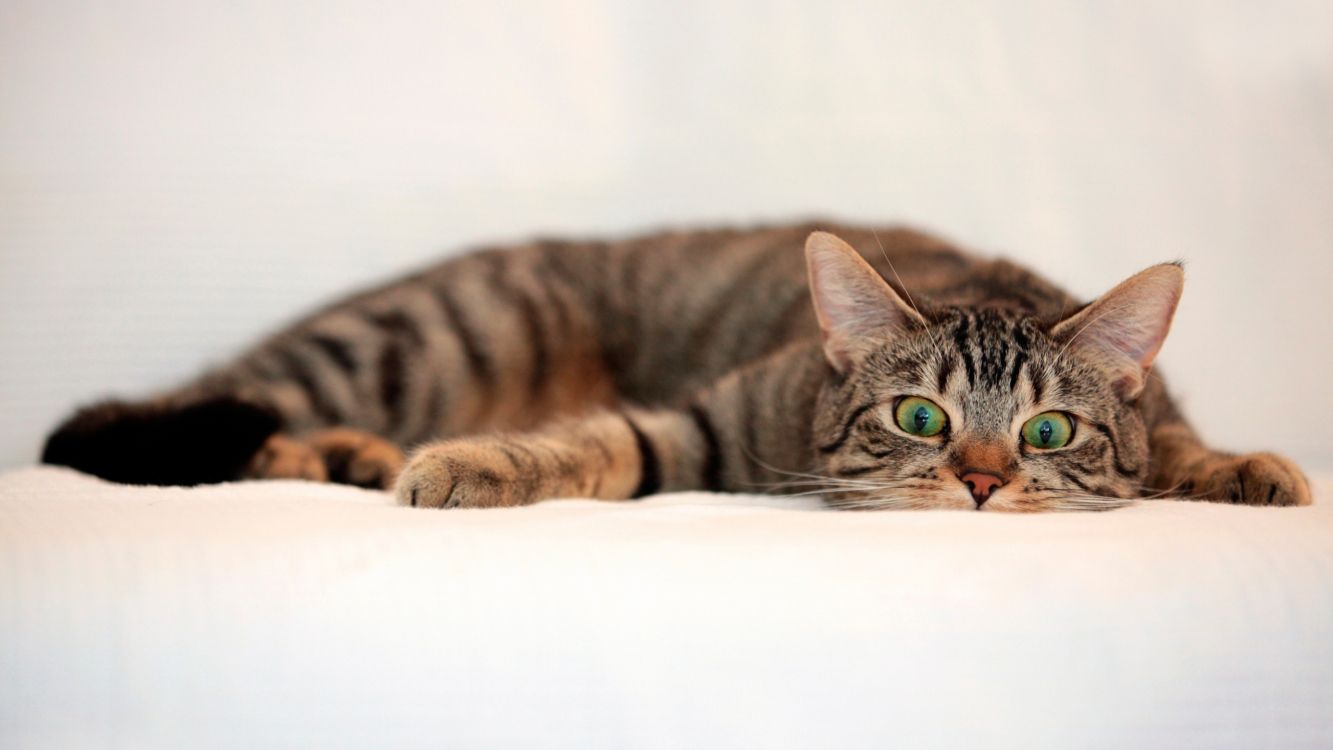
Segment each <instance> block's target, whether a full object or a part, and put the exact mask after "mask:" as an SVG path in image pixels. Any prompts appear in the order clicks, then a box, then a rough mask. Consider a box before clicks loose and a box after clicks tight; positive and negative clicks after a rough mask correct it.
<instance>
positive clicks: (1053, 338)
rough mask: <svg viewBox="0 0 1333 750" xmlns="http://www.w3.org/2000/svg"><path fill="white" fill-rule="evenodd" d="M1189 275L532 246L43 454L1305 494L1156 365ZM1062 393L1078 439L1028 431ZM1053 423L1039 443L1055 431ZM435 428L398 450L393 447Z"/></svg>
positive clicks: (1113, 492)
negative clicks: (1209, 442)
mask: <svg viewBox="0 0 1333 750" xmlns="http://www.w3.org/2000/svg"><path fill="white" fill-rule="evenodd" d="M818 229H831V230H832V231H834V232H837V234H838V235H840V236H841V237H843V238H844V239H845V240H846V241H847V242H848V243H850V245H851V247H848V246H847V245H843V244H842V243H841V242H840V241H839V240H838V239H837V238H835V237H833V236H832V235H828V234H822V233H816V234H814V235H813V236H812V235H811V233H812V232H814V231H815V230H818ZM807 237H810V239H809V243H808V244H807ZM803 245H805V246H806V253H805V254H803V253H802V252H801V248H802V246H803ZM852 248H854V252H853V250H852ZM857 256H859V258H858V257H857ZM867 262H868V263H869V267H867V266H866V263H867ZM871 267H873V269H874V272H871V271H870V268H871ZM1173 269H1174V270H1173ZM812 279H813V280H814V284H813V291H814V300H815V304H814V305H813V306H812V305H811V292H812V283H811V281H812ZM885 280H887V283H886V282H885ZM1136 280H1139V281H1136ZM1122 288H1123V289H1124V290H1125V291H1121V289H1122ZM895 290H896V291H895ZM1117 294H1118V295H1119V296H1113V295H1117ZM1178 296H1179V270H1178V269H1177V268H1176V267H1174V266H1169V267H1157V269H1150V271H1147V272H1144V274H1140V276H1138V277H1135V279H1134V280H1131V281H1130V282H1126V284H1124V285H1122V286H1121V287H1118V288H1117V290H1116V291H1115V292H1113V293H1112V295H1108V297H1107V298H1103V301H1102V302H1099V303H1097V304H1094V305H1093V306H1090V307H1084V306H1082V305H1080V304H1079V303H1078V302H1077V301H1076V300H1074V299H1073V298H1072V297H1070V296H1069V295H1068V294H1066V293H1065V292H1063V291H1061V290H1060V289H1058V288H1056V287H1055V286H1053V285H1051V284H1050V283H1049V282H1046V281H1045V280H1043V279H1041V278H1040V277H1038V276H1037V275H1035V274H1033V273H1031V272H1029V271H1026V270H1024V269H1021V268H1019V267H1017V266H1015V265H1013V264H1010V263H1008V262H1005V261H990V260H984V259H980V258H976V257H973V256H971V255H968V254H966V253H964V252H962V251H959V250H957V249H955V248H953V247H951V246H949V245H948V244H946V243H944V242H942V241H940V240H938V239H935V238H932V237H929V236H927V235H924V234H920V233H917V232H914V231H910V230H904V229H881V230H878V231H874V230H870V229H866V228H856V227H846V226H831V225H829V224H819V225H813V224H811V225H802V226H784V227H773V228H762V229H753V230H743V231H731V230H718V231H695V232H678V233H667V234H657V235H651V236H644V237H638V238H634V239H630V240H626V241H621V242H613V243H605V242H539V243H534V244H531V245H526V246H520V247H515V248H509V249H504V250H487V251H482V252H479V253H474V254H471V255H467V256H463V257H460V258H457V259H453V260H450V261H447V262H445V263H442V264H440V265H438V266H436V267H433V268H430V269H428V270H426V271H423V272H421V273H418V274H416V275H413V276H411V277H408V278H406V279H404V280H401V281H398V282H395V283H393V284H390V285H387V286H384V287H381V288H379V289H376V290H372V291H370V292H366V293H364V294H361V295H358V296H356V297H354V298H352V299H349V300H346V301H343V302H341V303H339V304H337V305H334V306H332V307H329V308H327V309H325V310H323V311H320V312H318V313H316V314H314V315H312V316H310V317H308V318H306V319H304V320H302V321H300V322H298V323H296V324H295V325H293V326H291V327H289V328H288V329H286V330H284V331H283V332H281V333H279V334H277V335H276V336H273V337H272V338H270V339H268V340H266V341H265V342H263V343H261V344H260V345H259V346H257V347H255V348H254V349H253V350H251V351H250V352H248V353H246V354H245V355H243V356H242V357H240V358H239V359H237V360H236V361H234V362H232V363H230V364H227V365H225V366H223V367H221V368H218V369H216V370H214V371H212V372H210V373H209V374H208V375H206V376H205V377H203V378H201V379H199V380H198V381H196V382H194V383H191V384H188V385H187V386H185V387H183V388H181V389H179V390H177V391H174V392H172V393H169V394H165V395H163V396H161V397H159V398H157V399H154V400H153V401H150V402H146V403H143V404H103V405H99V406H95V407H92V408H90V409H87V410H84V411H83V412H81V413H79V414H76V415H75V416H74V417H73V418H72V419H71V420H70V421H69V422H67V423H66V424H65V425H64V426H62V428H61V429H60V430H58V431H57V433H56V434H55V435H53V436H52V438H51V439H50V441H48V445H47V449H46V452H45V454H44V460H46V461H48V462H50V463H59V464H66V465H70V466H74V467H76V468H80V469H84V470H87V471H90V472H92V473H95V474H98V475H101V476H104V477H107V478H111V479H115V480H118V481H127V482H146V483H159V484H192V483H198V482H211V481H223V480H226V479H232V478H242V477H263V476H274V477H283V476H286V477H305V478H310V479H329V478H331V479H333V480H335V481H344V482H352V483H357V484H364V485H369V486H388V484H389V483H391V482H392V481H393V480H394V477H395V476H398V475H400V474H401V476H399V477H398V480H397V487H398V493H399V496H400V498H401V499H402V500H403V501H404V502H406V503H409V504H413V505H424V506H449V507H454V506H495V505H515V504H522V503H527V502H532V501H535V500H538V499H542V498H547V497H562V496H581V497H600V498H607V499H624V498H629V497H637V496H642V495H644V494H649V493H652V492H656V491H666V490H681V489H692V488H698V489H712V490H728V491H783V492H790V491H793V490H795V491H801V490H805V489H819V490H823V491H825V492H826V493H827V497H828V498H829V500H830V503H831V504H834V505H839V506H843V507H977V508H983V509H988V510H989V509H1001V510H1040V509H1047V508H1052V509H1053V508H1081V507H1111V506H1114V505H1116V504H1120V501H1119V499H1121V498H1131V497H1136V496H1140V495H1144V494H1151V493H1153V492H1159V493H1169V494H1175V495H1188V496H1200V497H1207V498H1212V499H1221V500H1229V501H1232V502H1247V503H1257V504H1302V503H1306V502H1309V492H1308V489H1307V487H1306V485H1305V482H1304V479H1303V478H1302V477H1301V475H1300V473H1299V471H1298V470H1296V469H1295V467H1294V466H1292V465H1291V464H1290V462H1287V461H1286V460H1285V459H1281V458H1279V457H1276V456H1271V455H1269V454H1255V455H1253V456H1248V457H1246V456H1242V457H1232V456H1229V455H1226V454H1220V453H1215V452H1213V451H1211V450H1209V449H1207V448H1205V447H1204V446H1203V445H1202V444H1201V443H1200V442H1199V441H1198V439H1197V438H1196V437H1195V435H1194V433H1193V432H1192V430H1190V428H1189V427H1188V425H1186V424H1185V423H1184V421H1183V420H1182V418H1181V417H1180V415H1179V414H1178V413H1177V411H1176V410H1175V409H1174V407H1173V406H1172V404H1171V402H1170V400H1169V398H1168V397H1167V395H1166V392H1165V390H1164V387H1163V386H1162V383H1161V381H1160V379H1158V378H1157V377H1155V376H1152V377H1149V376H1148V373H1147V367H1148V365H1149V364H1150V363H1151V360H1152V356H1153V355H1155V354H1156V351H1157V347H1159V346H1160V344H1161V339H1162V337H1164V336H1165V333H1166V326H1167V324H1169V321H1170V317H1171V312H1172V311H1173V310H1174V307H1175V300H1176V298H1178ZM1108 298H1109V301H1107V300H1108ZM1098 305H1100V307H1098ZM1131 309H1133V310H1140V311H1143V312H1142V314H1141V315H1138V317H1135V315H1136V314H1137V313H1131V314H1129V315H1128V317H1126V315H1125V311H1126V310H1131ZM1108 321H1115V322H1116V326H1111V327H1108ZM1140 329H1141V330H1140ZM1131 360H1132V362H1131ZM1131 365H1132V366H1131ZM909 398H910V399H915V400H912V401H905V400H904V399H909ZM918 402H923V403H924V404H925V405H923V406H915V407H914V405H916V404H918ZM904 405H905V406H906V407H914V408H916V409H917V411H916V412H914V413H913V414H908V415H907V417H906V418H907V420H908V421H906V422H904V421H902V420H903V419H904V417H903V411H902V410H903V408H905V406H904ZM895 410H896V412H897V413H896V415H895ZM1052 410H1055V411H1052ZM1051 413H1057V414H1063V415H1067V417H1068V419H1069V421H1068V425H1069V428H1068V430H1067V432H1069V433H1070V435H1068V436H1067V437H1068V438H1069V439H1068V442H1067V444H1062V445H1059V446H1055V444H1054V442H1049V443H1048V445H1047V448H1049V449H1047V448H1042V449H1040V450H1038V449H1036V447H1035V443H1034V444H1028V443H1025V442H1024V438H1023V437H1022V435H1023V434H1026V433H1025V432H1024V431H1025V430H1027V429H1028V428H1029V427H1030V425H1029V424H1028V423H1029V422H1031V419H1035V418H1036V416H1035V415H1039V414H1051ZM931 419H936V420H937V422H936V423H931V422H930V420H931ZM1045 419H1046V421H1044V422H1040V423H1039V428H1040V430H1044V432H1041V433H1040V434H1041V435H1042V436H1044V437H1039V438H1034V439H1035V440H1051V435H1052V430H1058V429H1064V428H1063V427H1061V425H1064V424H1065V422H1061V421H1059V420H1062V419H1065V417H1051V418H1045ZM1053 419H1054V420H1055V421H1052V420H1053ZM912 420H918V421H916V422H914V421H912ZM939 420H942V421H939ZM932 424H934V425H935V426H934V427H932V426H930V425H932ZM941 425H943V426H941ZM923 426H925V429H920V428H922V427H923ZM935 427H939V429H938V430H937V431H935V432H933V433H931V432H930V431H931V430H933V429H935ZM1034 429H1036V428H1034ZM1032 434H1034V435H1035V434H1037V433H1032ZM431 440H438V441H439V442H434V443H428V444H426V445H424V447H421V448H420V449H419V450H417V451H416V452H415V454H414V455H413V457H412V459H411V460H410V461H409V462H408V463H407V464H406V466H405V467H403V466H402V462H403V459H402V454H401V453H400V452H399V447H402V448H409V447H411V446H414V445H419V444H422V443H425V442H426V441H431ZM1050 446H1054V447H1053V448H1051V447H1050ZM400 469H401V471H400Z"/></svg>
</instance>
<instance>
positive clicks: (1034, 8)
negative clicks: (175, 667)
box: [0, 0, 1333, 468]
mask: <svg viewBox="0 0 1333 750" xmlns="http://www.w3.org/2000/svg"><path fill="white" fill-rule="evenodd" d="M809 215H831V216H838V217H842V218H847V219H857V220H874V221H906V222H909V223H914V224H918V225H921V226H924V227H927V228H930V229H934V230H937V231H939V232H942V233H943V234H945V235H946V236H949V237H952V238H954V239H956V240H959V241H961V242H963V243H965V244H968V245H971V246H973V247H976V248H979V249H981V250H983V251H986V252H990V253H1003V254H1007V255H1010V256H1012V257H1014V258H1017V259H1019V260H1021V261H1024V262H1026V263H1029V264H1031V265H1033V266H1035V267H1037V268H1039V269H1041V270H1042V271H1044V272H1045V273H1046V274H1047V275H1048V276H1049V277H1051V278H1053V279H1055V280H1057V281H1059V282H1061V283H1063V284H1065V285H1067V286H1068V287H1070V288H1071V289H1073V290H1074V291H1076V292H1078V293H1079V294H1081V295H1084V296H1091V295H1094V294H1096V293H1098V292H1100V291H1102V290H1104V289H1106V288H1109V287H1110V286H1111V285H1113V284H1114V283H1115V282H1116V281H1118V280H1119V279H1120V278H1122V277H1124V276H1126V275H1128V274H1130V273H1132V272H1133V271H1135V270H1138V269H1139V268H1141V267H1143V266H1146V265H1149V264H1151V263H1154V262H1158V261H1161V260H1166V259H1173V258H1184V259H1185V260H1186V261H1188V263H1189V266H1188V275H1189V281H1188V283H1187V287H1186V293H1185V299H1184V302H1183V305H1182V307H1181V310H1180V313H1179V316H1178V318H1177V324H1176V327H1175V330H1174V331H1173V333H1172V336H1171V337H1170V339H1169V340H1168V342H1167V346H1166V350H1165V353H1164V356H1163V367H1164V369H1165V371H1166V372H1167V373H1168V375H1169V377H1170V378H1171V380H1172V381H1173V383H1174V385H1175V388H1176V390H1177V391H1178V392H1179V393H1180V394H1182V396H1183V398H1184V402H1185V405H1186V408H1187V410H1188V412H1189V413H1190V415H1191V416H1192V417H1193V418H1194V419H1195V420H1196V422H1197V423H1198V425H1199V426H1200V428H1201V429H1202V431H1203V432H1204V433H1205V434H1206V435H1207V436H1209V437H1210V438H1211V439H1212V440H1213V441H1214V442H1216V443H1217V444H1218V445H1219V446H1222V447H1227V448H1233V449H1256V448H1271V449H1279V450H1282V451H1284V452H1287V453H1289V454H1291V455H1292V456H1294V457H1296V458H1298V459H1300V460H1302V461H1304V462H1305V463H1306V464H1307V466H1310V467H1312V468H1313V467H1315V466H1319V465H1322V466H1330V465H1333V447H1331V446H1333V441H1330V440H1329V438H1328V436H1327V432H1328V430H1329V425H1333V398H1331V397H1330V396H1331V395H1333V385H1330V383H1331V382H1333V346H1330V343H1331V339H1333V333H1330V330H1331V329H1333V326H1330V318H1331V317H1333V316H1331V315H1330V313H1331V312H1333V303H1330V301H1329V299H1330V282H1331V281H1333V3H1329V2H1326V1H1324V0H1312V1H1310V2H1291V1H1284V2H1272V1H1270V2H1263V3H1256V2H1251V1H1249V0H1235V1H1234V2H1220V1H1214V2H1194V3H1182V2H1163V1H1162V0H1153V1H1152V2H1114V3H1112V2H1106V3H1067V2H1041V1H1039V0H1023V1H1022V2H1003V3H994V4H987V3H980V4H978V3H954V2H928V3H923V2H919V1H918V0H892V1H886V0H876V2H870V3H865V4H859V5H858V4H839V5H838V8H837V9H831V8H829V7H827V4H824V3H813V2H811V3H796V2H767V3H748V4H747V3H727V2H722V3H719V2H716V1H708V0H705V1H694V0H677V1H676V2H671V3H660V4H639V3H626V2H611V1H608V2H602V3H596V2H587V3H583V2H564V3H445V2H433V1H427V0H415V1H413V2H405V3H397V4H385V3H380V2H370V1H369V0H352V1H347V2H328V3H312V4H299V5H298V4H288V3H270V2H258V1H256V0H243V1H239V2H221V1H220V0H193V1H192V2H188V3H168V2H159V3H153V2H144V1H143V0H122V1H121V2H117V3H113V4H94V3H75V2H51V1H50V0H41V1H37V0H0V420H2V421H0V424H3V430H0V467H6V466H15V465H21V464H25V463H30V462H32V461H33V460H35V458H36V455H37V452H38V449H39V446H40V441H41V438H42V436H43V435H44V433H45V431H46V430H47V429H48V428H49V427H50V426H51V425H52V424H53V422H55V420H57V419H58V418H59V417H60V416H62V415H63V413H64V412H66V411H67V410H69V409H70V408H71V407H73V406H74V405H75V404H76V403H79V402H84V401H87V400H90V399H93V398H95V397H99V396H104V395H108V394H127V395H137V394H144V393H147V392H149V391H151V390H153V389H155V388H158V387H162V386H166V385H169V384H172V383H175V382H177V381H179V380H181V379H182V378H185V377H187V376H189V375H191V374H193V373H195V372H197V371H198V370H199V369H200V368H201V367H202V366H203V365H204V364H205V363H207V362H210V361H216V360H218V359H220V358H223V357H225V356H227V355H228V354H229V353H231V352H234V351H236V350H237V349H238V348H239V347H241V346H243V345H244V344H245V343H246V342H248V341H250V340H251V339H253V338H254V337H256V336H257V335H259V334H260V333H261V332H263V331H265V330H267V329H269V328H271V327H273V326H275V325H277V324H278V323H280V322H282V321H283V320H285V319H288V318H290V317H291V316H293V315H295V314H297V313H299V312H301V311H303V310H305V309H307V308H309V307H310V306H312V305H314V304H316V303H318V302H321V301H324V300H326V299H327V298H329V297H331V296H332V295H336V294H339V293H342V292H345V291H348V290H350V289H353V288H355V287H357V286H360V285H363V284H365V283H367V282H369V281H374V280H378V279H382V278H386V277H389V276H392V275H395V274H397V273H400V272H402V271H405V270H409V269H411V268H413V267H416V266H419V265H422V264H424V263H427V262H429V261H431V260H432V259H435V258H438V257H440V256H441V255H442V254H445V253H449V252H455V251H458V250H459V249H462V248H465V247H467V246H469V245H475V244H477V243H479V242H484V241H491V240H501V239H506V238H510V239H518V238H524V237H528V236H531V235H533V234H537V233H567V234H575V235H594V234H605V233H623V232H626V231H631V230H639V229H643V228H649V227H657V226H662V225H672V224H686V225H697V224H713V223H720V222H749V221H754V220H761V219H762V220H773V219H786V218H797V217H804V216H809ZM793 252H799V249H798V248H793Z"/></svg>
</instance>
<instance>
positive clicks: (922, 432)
mask: <svg viewBox="0 0 1333 750" xmlns="http://www.w3.org/2000/svg"><path fill="white" fill-rule="evenodd" d="M893 419H894V421H896V422H897V423H898V427H899V429H901V430H902V431H903V432H906V433H907V434H908V435H916V436H918V437H932V436H934V435H938V434H940V432H941V431H943V430H944V428H945V427H946V426H948V424H949V418H948V417H947V416H945V414H944V410H943V409H941V408H940V407H939V405H937V404H936V403H935V402H934V401H931V400H929V399H924V398H921V397H920V396H906V397H904V398H902V399H900V400H899V401H898V406H897V407H895V408H894V410H893Z"/></svg>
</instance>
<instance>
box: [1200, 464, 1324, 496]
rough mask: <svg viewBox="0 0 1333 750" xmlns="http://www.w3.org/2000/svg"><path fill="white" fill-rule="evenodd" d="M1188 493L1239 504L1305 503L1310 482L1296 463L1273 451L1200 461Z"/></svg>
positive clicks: (1308, 493) (1308, 494)
mask: <svg viewBox="0 0 1333 750" xmlns="http://www.w3.org/2000/svg"><path fill="white" fill-rule="evenodd" d="M1191 485H1192V486H1189V487H1186V488H1184V489H1185V490H1186V493H1187V494H1188V495H1191V496H1193V497H1198V498H1201V499H1204V500H1213V501H1216V502H1224V503H1237V504H1240V505H1309V504H1310V484H1309V482H1307V481H1306V479H1305V475H1304V474H1303V473H1301V470H1300V469H1298V468H1297V467H1296V464H1294V463H1292V462H1291V461H1289V460H1287V459H1285V458H1283V457H1282V456H1278V455H1276V454H1273V453H1248V454H1245V455H1240V456H1222V457H1218V458H1217V459H1216V460H1215V461H1211V462H1208V463H1206V464H1204V465H1203V466H1202V467H1200V468H1199V470H1198V471H1197V472H1196V474H1195V477H1194V479H1193V480H1192V483H1191Z"/></svg>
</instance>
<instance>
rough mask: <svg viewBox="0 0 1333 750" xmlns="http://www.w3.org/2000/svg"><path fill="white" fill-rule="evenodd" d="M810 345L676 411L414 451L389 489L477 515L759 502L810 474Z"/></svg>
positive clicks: (599, 418) (615, 415) (742, 373)
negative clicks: (753, 497)
mask: <svg viewBox="0 0 1333 750" xmlns="http://www.w3.org/2000/svg"><path fill="white" fill-rule="evenodd" d="M822 368H823V365H822V359H821V358H820V356H819V354H818V352H817V349H816V348H815V347H813V346H802V347H795V348H791V349H787V350H783V351H780V352H777V353H775V354H773V355H771V356H770V357H767V358H765V359H763V360H760V361H758V362H756V363H753V364H751V365H747V366H746V367H743V368H740V369H738V370H735V371H733V372H731V373H729V374H727V375H725V376H723V377H722V378H721V379H719V380H718V381H717V382H716V383H714V384H713V385H711V386H709V387H708V388H706V389H704V390H703V391H701V392H700V393H698V394H697V395H696V397H695V398H694V399H693V400H692V401H690V402H689V403H688V404H687V405H685V406H683V407H681V408H678V409H659V410H649V409H626V410H624V411H603V412H598V413H595V414H593V415H591V416H588V417H584V418H582V419H571V420H565V421H561V422H555V423H552V424H550V425H548V426H546V427H544V428H542V429H539V430H536V431H533V432H523V433H509V434H504V433H497V434H489V435H477V436H469V437H462V438H455V439H450V440H443V441H439V442H436V443H431V444H429V445H427V446H425V447H423V448H421V449H420V450H418V451H417V452H416V453H415V454H413V456H412V457H411V459H410V460H409V461H408V463H407V466H406V467H405V468H404V469H403V473H402V475H401V476H400V477H399V480H398V485H397V494H398V499H399V501H400V502H401V503H403V504H404V505H416V506H423V507H432V508H439V507H447V508H479V507H502V506H511V505H526V504H528V503H532V502H536V501H537V500H542V499H546V498H557V497H591V498H599V499H604V500H625V499H630V498H635V497H642V496H644V495H651V494H654V493H657V492H679V491H684V490H712V491H732V492H746V491H749V492H759V491H764V490H766V489H769V488H770V487H771V485H772V483H773V482H774V481H777V480H781V479H787V478H789V477H788V476H785V475H783V474H782V473H780V472H778V473H775V472H774V470H773V469H772V468H771V467H774V466H777V467H784V468H786V469H788V470H793V471H801V470H804V469H806V468H807V467H808V466H809V464H810V460H811V455H810V453H809V451H810V448H809V430H810V424H811V416H810V413H811V411H812V409H813V404H814V398H815V393H816V391H817V388H818V384H819V382H820V378H822V377H823V369H822Z"/></svg>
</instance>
